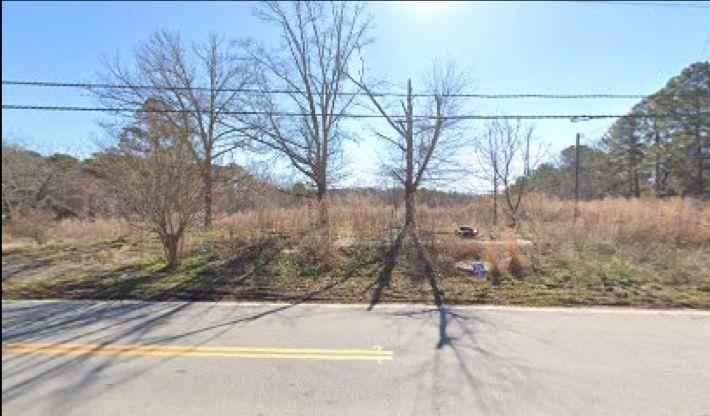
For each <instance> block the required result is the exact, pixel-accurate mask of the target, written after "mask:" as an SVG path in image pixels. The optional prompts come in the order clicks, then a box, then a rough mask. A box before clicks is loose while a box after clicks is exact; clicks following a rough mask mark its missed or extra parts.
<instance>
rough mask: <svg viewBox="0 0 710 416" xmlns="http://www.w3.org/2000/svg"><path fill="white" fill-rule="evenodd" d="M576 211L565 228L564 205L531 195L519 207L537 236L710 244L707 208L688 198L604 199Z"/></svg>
mask: <svg viewBox="0 0 710 416" xmlns="http://www.w3.org/2000/svg"><path fill="white" fill-rule="evenodd" d="M579 208H580V212H581V215H580V217H579V218H578V220H577V223H576V224H574V228H570V227H571V225H572V203H571V202H570V201H561V200H558V199H550V198H546V197H543V196H541V195H531V196H530V197H528V198H527V200H526V203H525V213H526V218H527V219H528V220H530V221H532V222H533V224H534V225H536V226H537V227H536V230H539V231H545V230H544V228H546V227H545V226H548V227H553V228H556V229H557V234H561V235H567V234H573V235H575V236H577V237H579V238H584V239H599V240H605V241H610V242H617V243H633V242H664V243H673V244H708V243H710V204H708V203H706V202H702V201H698V200H693V199H690V198H686V199H683V198H669V199H653V198H642V199H624V198H607V199H603V200H596V201H585V202H581V203H580V205H579ZM547 231H551V230H547ZM554 233H555V232H551V233H550V234H554Z"/></svg>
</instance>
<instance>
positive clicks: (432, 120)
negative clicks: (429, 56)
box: [353, 62, 466, 229]
mask: <svg viewBox="0 0 710 416" xmlns="http://www.w3.org/2000/svg"><path fill="white" fill-rule="evenodd" d="M353 80H354V81H355V82H356V83H357V84H358V86H360V88H362V89H363V90H364V91H365V93H366V94H367V96H368V97H369V98H370V100H371V101H372V103H373V105H374V106H375V107H376V109H377V111H378V112H379V113H380V115H382V117H383V118H384V119H385V120H386V122H387V124H389V126H390V127H391V128H392V130H394V133H395V134H394V135H387V134H382V133H377V136H378V137H380V138H381V139H382V140H383V141H384V142H385V143H387V144H388V145H390V146H391V148H392V149H393V157H392V160H391V161H390V162H389V163H388V164H387V166H386V169H387V172H388V173H389V174H390V175H391V176H392V177H393V178H394V179H395V180H397V181H398V182H399V183H400V184H401V185H402V187H403V188H404V205H405V215H404V217H405V218H404V228H405V229H410V228H411V229H415V228H416V195H417V191H418V189H419V187H420V186H421V185H422V183H424V182H425V181H435V180H444V179H447V178H448V175H447V174H449V173H451V171H452V167H453V166H455V159H456V156H457V151H458V150H459V149H460V146H461V142H460V140H459V139H460V136H459V135H458V134H457V133H458V132H457V129H456V126H457V124H458V122H459V119H457V118H456V117H455V115H456V114H457V112H458V109H459V106H458V103H457V102H456V101H455V98H454V97H452V95H454V94H457V93H460V92H461V90H462V89H463V88H464V87H465V85H466V81H465V77H464V76H463V74H462V73H461V72H459V71H458V70H457V69H456V67H455V66H454V65H453V64H452V63H448V64H446V65H442V64H441V63H436V62H435V63H434V64H433V65H432V67H431V70H430V72H429V74H428V79H427V80H426V82H427V88H426V91H427V94H426V95H427V97H430V98H429V99H428V101H427V102H426V103H425V104H424V106H423V109H421V110H419V111H421V112H420V113H418V114H415V106H414V93H413V91H412V82H411V80H408V81H407V94H406V99H405V100H406V101H405V102H401V108H402V111H403V112H404V114H403V115H402V116H398V115H395V111H394V110H388V109H387V108H386V106H385V104H383V103H382V102H381V99H380V98H378V95H377V94H376V93H375V92H373V91H372V90H371V89H370V88H369V87H368V86H367V85H366V83H365V82H364V81H363V80H362V77H360V80H359V81H356V80H355V79H354V78H353ZM452 116H454V117H452ZM393 136H394V137H393Z"/></svg>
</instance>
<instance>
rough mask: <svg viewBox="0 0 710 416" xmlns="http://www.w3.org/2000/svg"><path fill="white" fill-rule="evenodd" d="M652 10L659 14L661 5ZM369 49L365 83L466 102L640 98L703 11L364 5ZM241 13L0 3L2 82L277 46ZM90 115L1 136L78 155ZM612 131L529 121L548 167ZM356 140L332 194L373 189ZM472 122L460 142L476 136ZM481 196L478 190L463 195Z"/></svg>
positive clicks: (222, 7) (575, 5)
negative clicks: (145, 54)
mask: <svg viewBox="0 0 710 416" xmlns="http://www.w3.org/2000/svg"><path fill="white" fill-rule="evenodd" d="M659 3H660V4H659ZM367 6H368V11H369V12H370V13H371V14H372V16H373V18H374V23H375V27H374V29H373V31H372V35H373V36H374V38H375V42H374V43H373V44H372V45H371V46H370V47H369V48H368V49H367V50H366V51H365V61H366V66H367V68H368V73H370V74H372V76H373V77H376V78H377V79H386V80H387V81H388V82H390V83H392V85H393V86H395V87H396V86H404V85H405V84H406V80H407V78H409V77H411V78H412V79H413V82H414V85H415V88H416V87H417V85H419V84H417V82H418V80H421V77H422V74H423V73H424V71H425V70H426V68H427V67H428V66H429V64H430V63H431V61H432V60H433V59H445V60H452V61H454V62H456V63H457V65H459V67H461V68H462V69H464V70H466V71H467V73H468V74H469V77H470V80H471V85H470V86H469V88H468V90H469V91H470V92H474V93H481V94H487V93H501V94H514V93H551V94H558V93H559V94H574V93H618V94H650V93H653V92H655V91H657V90H658V89H660V88H661V87H663V85H664V84H665V83H666V82H667V81H668V79H669V78H671V77H673V76H675V75H677V74H678V73H680V71H681V70H682V69H683V68H684V67H686V66H688V65H690V64H691V63H693V62H697V61H703V60H708V59H709V58H710V2H678V3H661V2H639V3H634V4H629V2H623V1H618V2H608V3H597V2H525V3H516V2H499V3H497V2H475V3H468V2H436V1H421V2H377V3H374V2H373V3H368V5H367ZM253 8H254V4H252V3H249V2H140V3H139V2H101V3H99V2H96V3H94V2H12V1H3V2H2V63H3V65H2V79H3V80H4V81H5V80H32V81H37V80H48V81H59V82H90V81H92V80H96V76H97V74H98V72H99V71H100V70H101V68H102V65H101V62H102V59H104V58H106V57H114V56H115V55H116V54H118V55H120V56H122V57H124V58H125V59H130V57H131V53H132V51H133V48H134V47H135V46H136V45H137V44H139V43H140V42H141V41H143V40H144V39H146V37H147V36H148V35H149V34H150V33H151V32H153V31H154V30H156V29H163V28H165V29H170V30H177V31H179V32H180V34H181V35H182V36H183V37H184V38H185V39H187V40H194V41H203V40H204V39H206V37H207V36H208V34H209V33H210V32H216V33H219V34H221V35H223V36H225V37H227V38H229V39H235V40H237V39H243V38H246V37H251V38H253V39H256V40H259V41H261V42H263V43H265V44H266V45H269V46H276V45H277V44H278V35H277V34H276V33H275V32H274V30H273V27H271V26H268V25H266V24H264V23H263V22H261V21H259V20H258V19H257V18H256V17H255V16H254V15H253V13H252V11H253ZM2 102H3V104H38V105H70V106H82V105H96V104H97V103H96V102H95V101H94V100H93V98H92V97H90V96H88V95H86V94H85V93H82V92H81V91H80V90H77V89H59V88H52V89H48V88H29V87H17V86H5V85H4V86H3V87H2ZM635 102H636V101H635V100H618V99H617V100H613V99H604V100H602V99H598V100H534V99H528V100H468V101H467V102H466V107H465V108H466V112H467V113H474V114H623V113H625V112H627V111H628V110H629V109H630V108H631V106H633V104H634V103H635ZM102 117H105V116H101V115H100V114H96V113H69V112H40V111H14V110H3V111H2V136H3V139H9V140H12V141H15V142H17V143H21V144H23V145H25V146H26V147H29V148H32V149H34V150H37V151H39V152H41V153H53V152H67V153H74V154H77V155H79V156H88V155H90V154H91V153H92V152H93V151H94V150H96V143H97V140H101V135H102V129H101V128H100V127H99V125H98V122H99V121H100V120H102ZM611 122H612V121H609V120H595V121H587V122H577V123H572V122H570V121H568V120H554V121H536V122H535V128H536V136H537V137H538V139H539V141H540V142H541V143H545V147H546V148H547V154H548V155H549V156H550V157H551V156H554V155H555V154H557V153H559V151H560V150H561V149H563V148H564V147H566V146H569V145H571V144H574V137H575V134H576V133H578V132H579V133H581V134H582V140H583V142H584V143H589V144H591V143H594V142H595V141H597V140H598V139H599V138H600V137H601V135H602V134H603V133H604V132H605V131H606V129H607V128H608V126H609V125H610V124H611ZM367 127H368V128H362V129H360V128H359V129H357V131H358V132H361V133H362V134H361V135H360V137H359V139H358V141H356V142H353V143H349V144H348V145H347V146H346V148H345V153H346V157H347V158H348V160H349V161H350V163H349V164H348V166H349V168H348V172H347V173H346V175H345V177H346V179H344V182H343V184H345V185H356V186H365V185H373V184H375V183H376V182H377V177H376V171H377V167H378V164H379V159H378V157H379V155H380V154H381V145H380V144H379V142H378V141H377V140H376V139H375V138H374V137H372V133H371V130H372V129H373V128H378V126H371V125H369V126H367ZM482 127H483V125H482V124H481V123H471V125H470V126H469V127H468V131H470V133H467V134H470V135H471V136H472V137H474V136H475V134H476V132H478V131H480V130H481V129H482ZM475 186H479V185H475Z"/></svg>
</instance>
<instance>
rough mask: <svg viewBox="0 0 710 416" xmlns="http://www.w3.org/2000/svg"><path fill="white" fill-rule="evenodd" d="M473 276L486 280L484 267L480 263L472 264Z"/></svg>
mask: <svg viewBox="0 0 710 416" xmlns="http://www.w3.org/2000/svg"><path fill="white" fill-rule="evenodd" d="M472 266H473V275H474V276H476V277H478V278H481V279H485V278H486V267H485V266H484V265H483V263H482V262H480V261H474V262H473V264H472Z"/></svg>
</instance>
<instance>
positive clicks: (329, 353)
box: [2, 343, 392, 361]
mask: <svg viewBox="0 0 710 416" xmlns="http://www.w3.org/2000/svg"><path fill="white" fill-rule="evenodd" d="M2 353H3V354H31V355H100V356H113V357H221V358H256V359H282V360H338V361H382V360H391V359H392V351H386V350H382V349H377V348H373V349H320V348H246V347H197V346H181V345H110V344H108V345H103V344H65V343H3V344H2Z"/></svg>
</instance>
